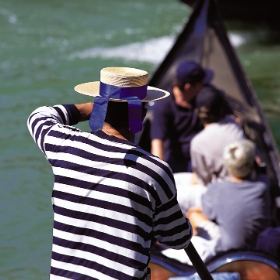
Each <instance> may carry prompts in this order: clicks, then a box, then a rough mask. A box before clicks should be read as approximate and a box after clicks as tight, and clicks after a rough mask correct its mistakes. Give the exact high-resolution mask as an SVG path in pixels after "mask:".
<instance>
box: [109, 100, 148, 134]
mask: <svg viewBox="0 0 280 280" xmlns="http://www.w3.org/2000/svg"><path fill="white" fill-rule="evenodd" d="M145 106H146V103H145V102H142V117H143V118H144V114H145V112H146V110H145V108H146V107H145ZM104 121H105V122H106V123H108V124H110V125H111V126H112V127H114V128H115V129H120V128H125V129H129V119H128V103H127V102H115V101H109V102H108V108H107V113H106V117H105V120H104Z"/></svg>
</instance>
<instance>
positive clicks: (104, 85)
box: [75, 67, 169, 133]
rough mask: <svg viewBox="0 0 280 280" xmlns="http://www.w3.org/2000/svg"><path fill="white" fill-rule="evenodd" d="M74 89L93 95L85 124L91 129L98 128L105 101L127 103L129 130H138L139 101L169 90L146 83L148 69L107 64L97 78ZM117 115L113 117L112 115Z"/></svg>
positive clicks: (139, 125) (158, 98)
mask: <svg viewBox="0 0 280 280" xmlns="http://www.w3.org/2000/svg"><path fill="white" fill-rule="evenodd" d="M75 91H77V92H79V93H81V94H85V95H89V96H92V97H94V106H93V110H92V113H91V115H90V120H89V126H90V128H91V129H92V131H97V130H100V129H102V126H103V123H104V120H105V117H106V112H107V107H108V102H109V101H116V102H127V103H128V120H129V130H130V131H131V132H133V133H137V132H139V131H141V130H142V102H149V101H156V100H160V99H162V98H165V97H167V96H169V92H167V91H165V90H162V89H159V88H155V87H150V86H148V72H146V71H144V70H140V69H135V68H128V67H107V68H103V69H102V70H101V71H100V81H96V82H89V83H84V84H79V85H77V86H75ZM116 117H117V116H116Z"/></svg>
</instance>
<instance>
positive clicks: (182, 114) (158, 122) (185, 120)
mask: <svg viewBox="0 0 280 280" xmlns="http://www.w3.org/2000/svg"><path fill="white" fill-rule="evenodd" d="M202 129H203V126H202V124H201V122H200V120H199V119H198V116H197V114H196V113H195V112H194V110H192V109H188V108H184V107H181V106H179V105H177V104H176V103H175V100H174V97H173V94H171V95H170V96H168V97H167V98H165V99H162V100H159V101H158V102H156V103H155V105H154V106H153V119H152V123H151V139H160V140H162V141H165V150H164V157H165V160H166V161H167V163H168V164H169V165H170V167H171V169H172V171H173V172H174V173H175V172H188V171H191V170H188V167H189V162H190V142H191V140H192V138H193V137H194V136H195V135H196V134H197V133H198V132H199V131H201V130H202Z"/></svg>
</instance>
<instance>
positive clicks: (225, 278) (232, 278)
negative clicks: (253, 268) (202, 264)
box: [169, 272, 241, 280]
mask: <svg viewBox="0 0 280 280" xmlns="http://www.w3.org/2000/svg"><path fill="white" fill-rule="evenodd" d="M211 276H212V277H213V280H240V279H241V278H240V274H239V273H238V272H217V273H211ZM200 279H201V278H200V277H199V276H198V274H193V275H191V276H183V277H182V276H180V277H171V278H169V280H200Z"/></svg>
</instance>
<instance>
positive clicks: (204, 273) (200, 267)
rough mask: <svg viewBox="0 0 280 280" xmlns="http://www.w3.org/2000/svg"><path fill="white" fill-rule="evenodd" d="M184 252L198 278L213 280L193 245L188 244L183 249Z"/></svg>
mask: <svg viewBox="0 0 280 280" xmlns="http://www.w3.org/2000/svg"><path fill="white" fill-rule="evenodd" d="M185 251H186V253H187V255H188V257H189V258H190V260H191V262H192V264H193V266H194V268H195V270H196V271H197V274H198V275H199V276H200V278H201V280H213V277H212V276H211V274H210V272H209V271H208V269H207V267H206V265H205V264H204V262H203V261H202V259H201V258H200V256H199V254H198V253H197V251H196V249H195V248H194V246H193V244H192V243H191V242H190V244H189V246H188V247H187V248H185Z"/></svg>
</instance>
